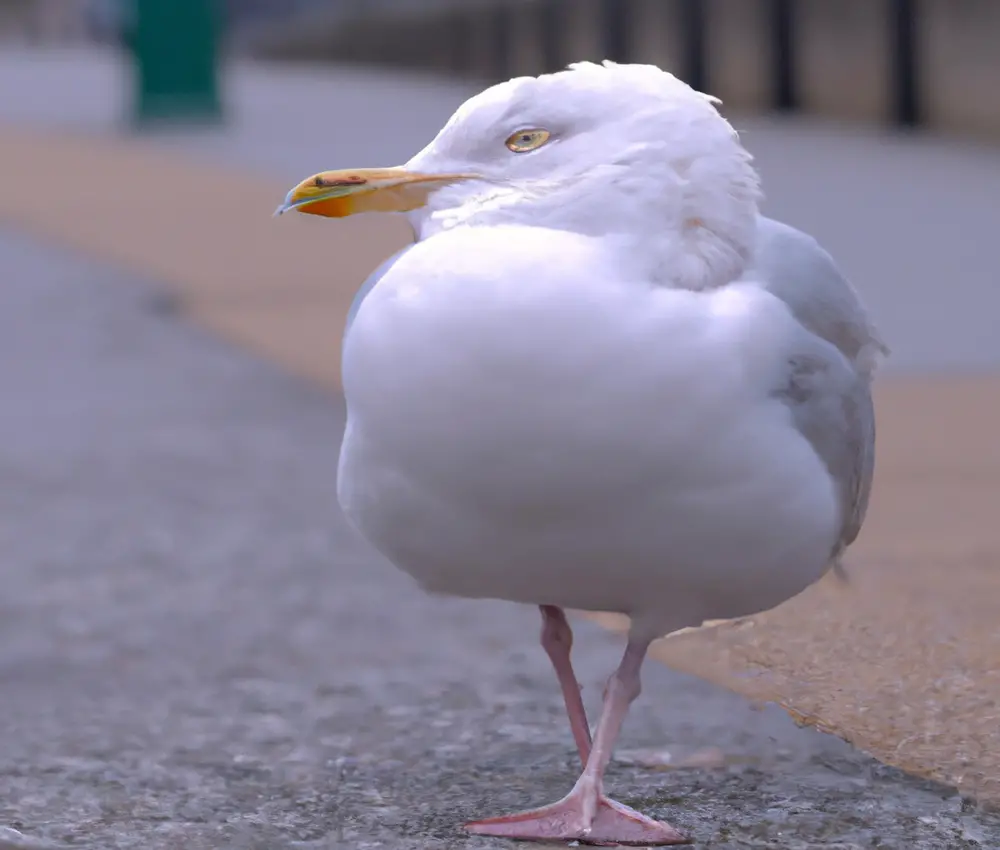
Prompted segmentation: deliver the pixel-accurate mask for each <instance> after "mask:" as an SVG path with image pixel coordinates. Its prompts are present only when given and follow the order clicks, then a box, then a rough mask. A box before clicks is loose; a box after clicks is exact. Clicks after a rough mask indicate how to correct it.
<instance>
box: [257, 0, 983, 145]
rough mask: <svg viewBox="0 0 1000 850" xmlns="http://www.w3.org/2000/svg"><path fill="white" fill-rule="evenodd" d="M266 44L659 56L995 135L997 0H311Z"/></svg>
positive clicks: (925, 123)
mask: <svg viewBox="0 0 1000 850" xmlns="http://www.w3.org/2000/svg"><path fill="white" fill-rule="evenodd" d="M311 5H312V8H311V10H310V12H311V14H307V15H306V14H304V15H302V16H301V18H300V20H298V21H297V22H294V23H293V22H289V24H288V26H287V27H286V28H284V29H282V28H272V29H270V30H269V31H267V32H265V33H260V34H259V37H258V38H257V39H255V40H254V44H255V47H256V48H257V49H258V50H260V51H261V52H262V53H264V54H266V55H269V56H283V57H295V58H314V59H336V60H340V61H355V62H364V63H376V64H389V65H394V66H399V67H407V68H419V69H428V70H436V71H443V72H446V73H452V74H462V75H469V76H475V77H479V78H483V79H486V80H491V79H503V78H507V77H510V76H512V75H515V74H535V73H539V72H543V71H547V70H553V69H556V68H559V67H562V66H563V65H565V64H566V63H567V62H570V61H574V60H577V59H601V58H611V59H616V60H618V61H639V62H653V63H655V64H658V65H661V66H663V67H666V68H669V69H670V70H672V71H674V72H675V73H677V74H679V75H680V76H682V77H683V78H684V79H686V80H688V81H689V82H690V83H692V84H693V85H695V86H697V87H699V88H703V89H706V90H709V91H711V92H713V93H714V94H716V95H718V96H719V97H721V98H722V99H723V101H724V102H725V103H726V106H727V108H735V109H737V110H743V111H756V112H759V111H767V110H784V111H788V110H801V111H804V112H808V113H813V114H818V115H823V116H826V117H831V118H835V119H846V120H853V121H866V122H876V123H891V124H895V125H902V126H921V127H928V128H932V129H935V130H940V131H944V132H949V133H959V134H967V135H974V136H980V137H988V138H992V139H994V140H1000V85H997V81H998V80H1000V0H326V2H325V3H323V2H322V0H316V2H314V3H312V4H311Z"/></svg>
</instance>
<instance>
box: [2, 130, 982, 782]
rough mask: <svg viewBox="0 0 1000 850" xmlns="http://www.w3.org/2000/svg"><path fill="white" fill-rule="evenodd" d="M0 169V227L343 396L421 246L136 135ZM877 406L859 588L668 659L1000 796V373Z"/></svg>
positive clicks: (677, 644)
mask: <svg viewBox="0 0 1000 850" xmlns="http://www.w3.org/2000/svg"><path fill="white" fill-rule="evenodd" d="M0 162H3V163H4V185H3V187H2V192H0V221H5V222H10V223H14V224H16V225H18V226H20V227H23V228H28V229H30V230H32V231H34V232H36V233H38V234H40V235H42V236H44V237H47V238H49V239H52V240H54V241H56V242H58V243H61V244H64V245H68V246H71V247H74V248H76V249H79V250H81V251H84V252H86V253H88V254H90V255H93V256H95V257H98V258H100V259H102V260H105V261H108V262H111V263H114V264H116V265H118V266H120V267H122V268H125V269H128V270H130V271H133V272H136V273H138V274H140V275H143V276H147V277H149V278H152V279H154V280H155V281H159V282H162V283H165V284H167V285H170V286H171V287H173V288H174V289H175V291H176V292H177V293H178V294H179V296H180V299H181V302H182V304H183V305H184V306H185V309H186V310H187V312H188V313H189V314H190V315H191V316H192V317H193V318H194V319H195V320H197V321H199V322H201V323H203V324H205V325H206V326H208V327H210V328H213V329H215V330H216V331H218V332H220V333H221V334H223V335H225V336H226V337H227V338H229V339H231V340H234V341H237V342H239V343H241V344H244V345H246V346H249V347H251V348H253V349H255V350H256V351H258V352H260V353H262V354H263V355H265V356H267V357H270V358H272V359H274V360H276V361H278V362H279V363H281V364H282V365H284V366H285V367H286V368H287V369H289V370H290V371H292V372H295V373H297V374H300V375H304V376H307V377H309V378H311V379H313V380H315V381H318V382H320V383H321V384H323V385H324V386H327V387H329V388H332V389H337V388H339V371H340V334H341V328H342V325H343V321H344V317H345V315H346V312H347V308H348V305H349V303H350V300H351V298H352V296H353V293H354V291H355V289H356V288H357V286H358V284H360V282H361V281H362V279H363V278H364V277H365V276H366V275H367V274H368V272H369V271H370V270H371V269H372V268H374V266H375V265H376V264H377V263H378V262H379V261H380V260H381V259H382V258H384V257H385V256H387V255H388V254H389V253H391V252H392V251H394V250H395V249H396V248H398V247H399V246H401V245H403V244H405V243H406V241H408V239H409V234H408V231H407V229H406V227H405V226H404V225H403V224H402V223H401V222H394V221H387V220H380V219H348V220H345V221H339V222H336V223H334V222H329V221H323V220H315V219H311V218H308V217H304V216H290V217H286V218H283V219H281V220H278V221H275V220H273V219H272V218H271V217H270V216H271V211H272V210H273V209H274V207H275V205H276V203H277V201H278V200H280V198H281V197H282V196H283V194H284V192H285V190H286V188H287V187H285V186H280V185H277V184H275V183H274V182H273V181H269V180H266V179H263V178H261V177H260V176H258V175H253V174H245V173H240V172H239V171H235V170H230V171H226V170H224V169H216V168H212V167H210V166H208V165H205V164H199V163H196V162H193V161H188V160H186V159H184V158H183V157H180V156H177V155H171V154H166V153H164V152H161V151H157V150H154V149H152V148H150V147H147V146H144V145H142V144H141V143H138V142H134V141H133V142H127V141H122V140H112V139H97V138H69V137H66V136H49V135H45V134H31V133H25V132H23V131H15V130H13V129H7V130H4V129H3V128H0ZM877 402H878V410H879V429H880V433H879V440H880V444H879V459H878V475H877V478H876V489H875V494H874V498H873V502H872V508H871V514H870V519H869V522H868V524H867V526H866V529H865V533H864V535H863V536H862V539H861V541H859V544H858V545H857V546H856V547H855V548H854V549H853V550H852V552H851V558H850V559H849V562H848V566H849V569H850V572H851V575H852V577H853V582H852V584H851V585H850V586H849V587H847V588H843V587H840V586H838V585H837V584H835V583H833V582H829V581H824V582H821V583H820V584H819V585H817V586H815V587H813V588H811V589H810V590H808V591H807V592H806V593H804V594H802V595H801V596H799V597H798V598H796V599H794V600H792V601H791V602H789V603H787V604H786V605H783V606H781V607H780V608H778V609H776V610H775V611H772V612H768V613H766V614H763V615H760V616H759V617H753V618H750V619H748V620H744V621H740V622H735V623H715V624H712V625H711V626H710V627H707V628H703V629H696V630H687V631H685V632H684V633H680V634H676V635H673V636H670V637H668V638H666V639H664V640H663V641H661V642H659V644H658V645H657V646H656V648H655V652H654V654H655V656H656V657H657V658H659V659H661V660H662V661H664V662H666V663H667V664H669V665H670V666H672V667H675V668H677V669H680V670H685V671H687V672H691V673H695V674H697V675H699V676H702V677H704V678H707V679H710V680H712V681H715V682H718V683H720V684H723V685H725V686H727V687H729V688H731V689H733V690H735V691H737V692H739V693H742V694H744V695H746V696H748V697H750V698H751V699H755V700H759V701H775V702H778V703H780V704H782V705H784V706H785V707H786V708H787V709H788V710H789V711H790V712H791V713H792V714H793V716H795V717H797V718H799V719H800V720H801V721H802V722H804V723H810V724H813V725H817V726H819V727H821V728H823V729H827V730H829V731H832V732H835V733H836V734H838V735H841V736H842V737H844V738H847V739H848V740H850V741H852V742H853V743H855V744H857V745H858V746H860V747H862V748H864V749H866V750H868V751H870V752H872V753H873V754H875V755H877V756H878V757H879V758H881V759H882V760H884V761H886V762H888V763H890V764H895V765H899V766H901V767H904V768H907V769H909V770H912V771H915V772H918V773H922V774H925V775H929V776H934V777H936V778H939V779H942V780H944V781H946V782H949V783H952V784H955V785H958V786H960V787H961V788H962V789H963V790H965V791H967V792H969V793H972V794H974V795H977V796H980V797H982V798H985V799H992V800H1000V714H998V709H997V708H996V706H998V705H1000V664H998V659H1000V628H998V627H997V613H998V612H1000V521H998V519H997V504H998V501H997V500H998V494H1000V440H998V439H997V434H1000V378H997V377H981V378H961V379H952V380H946V379H937V380H931V379H907V380H902V379H899V380H884V381H882V382H881V383H880V386H879V392H878V399H877ZM595 619H597V620H598V621H599V622H601V623H602V624H603V625H605V626H606V627H608V628H613V629H620V628H622V627H623V622H624V621H623V618H620V617H612V616H610V615H596V616H595ZM664 710H666V711H669V706H664Z"/></svg>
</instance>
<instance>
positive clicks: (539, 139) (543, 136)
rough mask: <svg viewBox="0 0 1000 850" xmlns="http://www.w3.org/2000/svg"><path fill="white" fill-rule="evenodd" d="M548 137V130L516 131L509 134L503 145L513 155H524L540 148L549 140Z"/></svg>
mask: <svg viewBox="0 0 1000 850" xmlns="http://www.w3.org/2000/svg"><path fill="white" fill-rule="evenodd" d="M550 135H551V134H550V133H549V131H548V130H518V131H517V132H516V133H513V134H511V136H510V137H509V138H508V139H507V141H506V142H505V144H506V145H507V147H508V148H509V149H510V150H512V151H513V152H514V153H524V152H525V151H533V150H534V149H535V148H540V147H541V146H542V145H544V144H545V143H546V142H547V141H548V140H549V136H550Z"/></svg>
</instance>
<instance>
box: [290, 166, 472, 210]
mask: <svg viewBox="0 0 1000 850" xmlns="http://www.w3.org/2000/svg"><path fill="white" fill-rule="evenodd" d="M475 176H476V175H474V174H421V173H418V172H413V171H407V170H406V169H405V168H358V169H351V170H346V171H323V172H321V173H319V174H314V175H313V176H312V177H307V178H306V179H305V180H303V181H302V182H301V183H299V185H298V186H296V187H295V188H294V189H292V191H291V192H289V193H288V195H286V196H285V202H284V203H283V204H281V206H279V207H278V209H277V210H275V213H274V214H275V215H282V214H284V213H286V212H289V211H290V210H297V211H298V212H302V213H309V214H310V215H322V216H326V217H327V218H343V217H344V216H348V215H354V214H356V213H363V212H409V211H410V210H415V209H418V208H420V207H422V206H424V205H425V204H426V203H427V198H428V196H429V195H430V194H431V192H433V191H434V190H435V189H440V188H441V187H442V186H447V185H450V184H451V183H456V182H458V181H459V180H469V179H472V178H474V177H475Z"/></svg>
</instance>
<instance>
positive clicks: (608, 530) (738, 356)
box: [339, 228, 838, 631]
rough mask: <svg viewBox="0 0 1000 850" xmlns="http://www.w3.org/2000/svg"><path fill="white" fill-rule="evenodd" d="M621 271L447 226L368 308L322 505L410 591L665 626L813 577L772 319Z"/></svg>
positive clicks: (564, 238)
mask: <svg viewBox="0 0 1000 850" xmlns="http://www.w3.org/2000/svg"><path fill="white" fill-rule="evenodd" d="M553 256H558V257H560V262H559V264H558V265H554V264H553V263H552V262H551V258H552V257H553ZM627 274H628V273H627V270H623V269H622V268H620V267H619V266H618V265H616V264H615V262H614V257H613V256H611V255H610V254H609V253H608V252H607V251H606V250H605V249H603V247H602V245H601V243H600V242H599V241H596V240H589V239H585V238H583V237H579V236H575V235H571V234H568V233H558V232H556V233H553V232H546V231H539V230H534V229H529V228H518V229H515V228H509V229H503V230H500V229H496V228H490V229H485V228H483V229H477V228H461V229H458V230H456V231H454V232H450V233H444V234H441V235H439V236H435V237H433V238H432V239H430V240H427V241H426V242H424V243H421V244H419V245H417V246H416V247H415V248H414V249H413V250H411V251H410V252H409V253H408V254H407V255H406V256H405V257H404V258H403V259H402V260H401V261H400V262H399V263H398V264H397V265H396V266H395V267H394V268H393V269H392V270H391V271H390V272H389V273H388V274H387V275H386V276H385V277H384V278H383V279H382V280H381V281H380V282H379V284H378V285H377V286H376V287H375V289H374V290H373V292H372V293H371V295H370V296H369V297H368V298H367V300H366V301H365V303H364V305H363V306H362V308H361V310H360V311H359V313H358V315H357V317H356V319H355V322H354V325H353V326H352V329H351V332H350V335H349V337H348V339H347V341H346V344H345V352H344V388H345V394H346V397H347V404H348V414H349V424H348V430H347V434H346V436H345V440H344V445H343V449H342V454H341V468H340V483H339V494H340V499H341V502H342V504H343V507H344V510H345V512H346V513H347V515H348V516H349V517H350V518H351V519H352V521H353V522H354V523H355V524H356V525H357V526H358V528H359V529H360V530H361V531H362V533H363V534H365V535H366V536H367V537H368V539H369V540H370V541H371V542H372V544H373V545H375V546H376V547H377V548H378V549H380V550H381V551H382V552H383V553H384V554H385V555H386V556H387V557H388V558H389V559H390V560H392V561H393V562H394V563H395V564H396V565H397V566H399V567H400V568H401V569H403V570H405V571H407V572H408V573H410V574H411V575H413V576H414V577H415V578H417V580H418V581H420V582H421V583H422V584H423V585H424V586H425V587H427V588H428V589H431V590H435V591H440V592H445V593H453V594H459V595H467V596H484V597H497V598H503V599H510V600H514V601H520V602H531V603H552V604H558V605H563V606H566V607H573V608H583V609H592V610H593V609H596V610H615V611H621V612H624V613H629V614H632V615H633V616H635V617H642V618H645V619H646V620H648V621H649V622H651V623H653V624H655V625H654V626H653V627H654V628H655V629H656V630H659V631H668V630H670V629H672V628H678V627H680V626H683V625H689V624H692V623H698V622H701V620H703V619H706V618H720V617H731V616H737V615H739V614H745V613H750V612H752V611H756V610H761V609H763V608H768V607H771V606H773V605H775V604H777V603H779V602H781V601H783V600H784V599H786V598H788V597H789V596H791V595H793V594H794V593H797V592H798V591H800V590H801V589H803V588H804V587H805V586H806V585H808V584H809V583H811V582H812V581H814V580H815V579H816V578H817V577H818V576H819V575H820V574H821V573H822V571H823V569H824V568H825V566H826V561H827V557H828V555H829V552H830V549H831V547H832V544H833V540H834V539H835V536H836V529H837V527H838V517H837V507H836V502H835V498H834V493H833V487H832V484H831V482H830V480H829V476H828V474H827V472H826V470H825V468H824V467H823V465H822V464H821V463H820V462H819V460H818V459H817V458H816V456H815V454H814V453H813V451H812V449H811V447H810V446H809V445H808V443H807V442H806V441H805V440H803V439H802V438H801V437H800V436H799V435H798V433H797V432H796V431H795V430H794V429H793V428H792V427H791V425H790V423H789V419H788V415H787V412H786V411H785V408H784V407H783V406H782V405H781V404H779V403H778V402H776V401H773V400H771V399H770V398H769V397H768V394H767V385H768V382H769V381H771V380H772V379H773V377H774V373H775V370H776V369H777V368H779V366H780V363H781V359H782V357H781V350H780V349H781V344H782V339H783V334H784V333H785V331H784V328H785V327H786V326H787V323H789V322H791V321H792V320H791V319H790V318H789V316H788V314H787V311H786V310H785V308H784V307H783V305H781V304H780V303H779V302H777V301H776V299H773V298H772V297H771V296H769V295H768V294H767V293H765V292H762V291H760V290H758V289H755V288H752V287H746V288H742V287H733V288H730V289H728V290H726V291H721V292H716V293H712V294H705V293H692V292H681V291H671V290H664V289H653V288H650V287H647V286H644V285H642V284H641V283H636V282H634V281H629V280H628V278H627Z"/></svg>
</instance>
